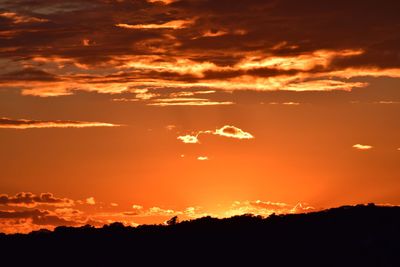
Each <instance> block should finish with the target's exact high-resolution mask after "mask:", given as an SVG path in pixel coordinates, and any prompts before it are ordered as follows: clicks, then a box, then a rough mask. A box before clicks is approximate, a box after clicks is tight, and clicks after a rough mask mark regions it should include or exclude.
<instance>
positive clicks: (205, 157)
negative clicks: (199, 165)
mask: <svg viewBox="0 0 400 267" xmlns="http://www.w3.org/2000/svg"><path fill="white" fill-rule="evenodd" d="M197 160H200V161H205V160H208V157H207V156H199V157H197Z"/></svg>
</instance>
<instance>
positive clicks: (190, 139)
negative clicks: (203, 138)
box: [177, 135, 200, 144]
mask: <svg viewBox="0 0 400 267" xmlns="http://www.w3.org/2000/svg"><path fill="white" fill-rule="evenodd" d="M177 139H178V140H181V141H182V142H184V143H185V144H198V143H200V142H199V139H198V138H197V136H194V135H184V136H178V138H177Z"/></svg>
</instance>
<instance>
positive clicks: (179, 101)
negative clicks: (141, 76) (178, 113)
mask: <svg viewBox="0 0 400 267" xmlns="http://www.w3.org/2000/svg"><path fill="white" fill-rule="evenodd" d="M233 104H234V103H233V102H230V101H211V100H209V99H206V98H164V99H155V100H154V102H153V103H149V104H147V105H148V106H160V107H170V106H219V105H223V106H225V105H233Z"/></svg>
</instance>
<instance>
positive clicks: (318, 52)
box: [0, 0, 400, 106]
mask: <svg viewBox="0 0 400 267" xmlns="http://www.w3.org/2000/svg"><path fill="white" fill-rule="evenodd" d="M373 3H374V1H370V2H368V3H367V4H366V3H364V2H363V3H361V1H359V0H357V1H353V2H352V3H347V4H346V5H344V4H343V3H342V2H341V1H339V2H337V3H334V4H332V5H331V6H330V7H329V9H328V8H327V6H326V5H324V4H322V3H311V2H307V3H302V4H299V3H295V2H294V1H291V0H277V1H264V2H262V1H259V0H250V1H244V2H240V3H236V2H235V4H234V5H232V4H231V3H228V2H227V1H218V3H217V2H216V1H212V0H204V1H197V0H195V1H172V0H162V1H156V0H148V1H101V0H93V1H83V0H76V1H73V3H70V4H68V5H65V4H63V3H60V1H50V2H49V1H30V2H26V1H7V2H5V3H3V4H2V11H1V13H0V20H1V22H2V28H1V29H0V36H1V37H2V40H3V42H2V48H1V49H0V54H1V57H2V59H4V60H5V61H2V62H0V67H1V68H0V87H2V88H10V87H11V88H13V89H15V90H17V91H19V92H21V93H22V94H23V95H31V96H41V97H50V96H53V97H54V96H65V95H71V94H75V93H77V92H79V91H88V92H97V93H106V94H110V93H113V94H120V93H126V92H131V90H134V89H143V88H159V89H161V88H176V89H182V91H186V92H190V91H196V90H199V89H202V90H203V89H204V90H213V91H217V90H223V91H233V90H255V91H275V90H288V91H332V90H347V91H349V90H353V89H354V88H362V87H365V86H367V85H368V83H371V82H373V79H374V78H377V77H393V78H395V79H398V78H400V64H399V61H398V56H397V55H398V54H399V52H400V50H399V47H400V38H398V37H397V35H396V34H397V32H398V29H397V26H396V25H398V15H397V14H395V12H394V11H395V10H398V8H399V4H398V3H396V2H395V1H385V3H379V5H376V4H373ZM360 5H362V6H363V12H360V9H359V7H360ZM376 6H378V8H377V7H376ZM392 10H393V11H392ZM265 14H268V16H267V17H266V16H265ZM71 17H73V18H74V22H75V23H70V18H71ZM338 17H340V18H341V19H340V23H338ZM371 18H374V19H371ZM294 28H296V29H298V31H296V32H295V33H294V32H293V29H294ZM327 28H328V29H329V31H327V30H326V29H327ZM380 29H385V31H382V30H380ZM362 31H368V33H369V34H368V36H364V37H363V38H356V36H357V35H358V34H359V32H362ZM132 32H134V34H132ZM54 33H57V34H54ZM44 47H45V48H46V49H43V48H44ZM26 69H28V70H26ZM29 69H30V70H29ZM33 69H35V70H36V73H35V72H32V70H33ZM10 70H11V71H10ZM37 70H40V71H42V72H43V73H40V71H39V72H37ZM24 72H26V73H25V74H22V73H24ZM18 73H21V75H18ZM354 78H357V80H356V79H354ZM365 78H369V79H368V83H367V82H365ZM349 79H354V80H349ZM27 80H29V81H30V82H29V83H27V82H26V81H27ZM360 80H362V81H360ZM187 96H190V95H181V96H171V98H178V97H187ZM148 97H151V96H150V95H147V96H145V95H144V97H139V100H138V101H148V99H149V98H148ZM151 98H155V96H153V97H151ZM115 99H122V98H115ZM126 99H128V98H126ZM161 99H162V98H161ZM228 104H229V105H230V104H233V101H230V99H225V100H218V101H216V100H212V99H208V100H207V101H180V102H164V101H156V102H151V103H149V105H151V106H206V105H228Z"/></svg>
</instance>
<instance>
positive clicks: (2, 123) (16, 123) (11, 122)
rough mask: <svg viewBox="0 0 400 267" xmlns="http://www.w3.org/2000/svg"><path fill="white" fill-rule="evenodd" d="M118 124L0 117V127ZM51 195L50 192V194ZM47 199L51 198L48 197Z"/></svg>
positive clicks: (19, 196) (79, 126)
mask: <svg viewBox="0 0 400 267" xmlns="http://www.w3.org/2000/svg"><path fill="white" fill-rule="evenodd" d="M117 126H119V125H117V124H112V123H104V122H83V121H39V120H24V119H17V120H16V119H9V118H0V129H1V128H3V129H32V128H87V127H117ZM50 195H51V194H50ZM42 196H44V197H49V194H42V195H40V197H37V196H34V195H33V194H31V193H19V194H17V195H16V197H14V198H17V199H18V198H22V199H31V198H32V200H34V199H39V200H40V198H41V197H42ZM47 200H52V199H51V198H48V199H47Z"/></svg>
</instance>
